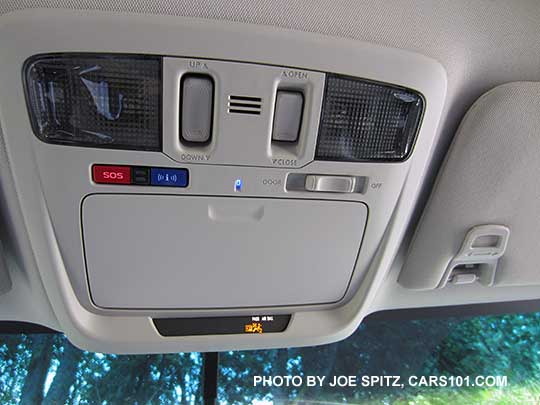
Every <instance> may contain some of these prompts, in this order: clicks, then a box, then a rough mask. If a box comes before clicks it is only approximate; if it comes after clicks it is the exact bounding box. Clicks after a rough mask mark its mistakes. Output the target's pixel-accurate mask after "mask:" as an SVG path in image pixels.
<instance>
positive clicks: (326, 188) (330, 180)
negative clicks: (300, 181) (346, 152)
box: [305, 175, 355, 193]
mask: <svg viewBox="0 0 540 405" xmlns="http://www.w3.org/2000/svg"><path fill="white" fill-rule="evenodd" d="M354 186H355V178H354V177H348V176H321V175H308V176H306V182H305V189H306V191H318V192H323V193H353V192H354Z"/></svg>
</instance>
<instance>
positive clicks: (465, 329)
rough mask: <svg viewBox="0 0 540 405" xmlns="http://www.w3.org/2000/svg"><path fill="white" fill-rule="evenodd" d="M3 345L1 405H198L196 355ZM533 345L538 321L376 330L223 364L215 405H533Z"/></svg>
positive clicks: (26, 341)
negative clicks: (459, 404) (487, 404)
mask: <svg viewBox="0 0 540 405" xmlns="http://www.w3.org/2000/svg"><path fill="white" fill-rule="evenodd" d="M1 338H2V344H1V345H0V402H1V403H21V404H39V403H44V404H118V403H122V404H123V403H130V404H135V403H136V404H170V403H180V404H201V403H204V399H203V385H204V381H203V375H204V372H203V363H204V362H203V355H202V354H200V353H177V354H167V355H111V354H99V353H90V352H85V351H81V350H79V349H77V348H75V347H74V346H73V345H71V344H70V343H69V342H68V341H67V339H66V338H65V337H64V336H63V335H60V334H47V333H40V334H10V335H2V336H1ZM254 338H256V337H255V336H254ZM539 338H540V313H529V314H517V315H500V316H477V317H470V318H457V317H454V318H448V319H424V320H391V321H383V320H372V321H368V322H366V323H365V324H363V325H362V326H361V327H360V328H359V329H358V330H357V331H356V332H355V333H354V334H353V335H352V336H351V337H349V338H348V339H346V340H344V341H342V342H338V343H334V344H329V345H324V346H319V347H307V348H290V349H281V350H264V351H263V350H259V351H230V352H224V353H220V354H219V374H218V378H217V383H218V384H217V395H218V403H220V404H246V403H253V404H272V403H274V404H284V403H295V404H300V403H310V404H311V403H318V404H321V403H328V404H329V403H332V404H335V403H354V404H355V403H358V404H364V403H398V404H424V403H426V404H428V403H441V404H443V403H463V404H475V403H486V402H489V403H524V402H527V403H537V401H538V400H539V399H540V385H539V384H538V383H537V381H538V378H539V376H540V339H539Z"/></svg>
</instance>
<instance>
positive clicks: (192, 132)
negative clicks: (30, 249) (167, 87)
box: [180, 75, 214, 144]
mask: <svg viewBox="0 0 540 405" xmlns="http://www.w3.org/2000/svg"><path fill="white" fill-rule="evenodd" d="M180 87H181V89H180V92H181V97H180V104H181V105H180V137H181V140H182V142H184V143H187V144H205V143H208V142H210V140H211V137H212V115H213V105H214V81H213V80H212V78H211V77H210V76H206V75H187V76H185V77H184V78H183V79H182V81H181V85H180Z"/></svg>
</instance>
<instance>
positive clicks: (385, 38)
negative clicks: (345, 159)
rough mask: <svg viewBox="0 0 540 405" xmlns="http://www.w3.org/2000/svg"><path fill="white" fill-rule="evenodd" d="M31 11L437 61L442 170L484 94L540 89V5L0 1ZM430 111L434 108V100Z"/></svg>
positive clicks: (372, 0) (425, 0)
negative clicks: (240, 29)
mask: <svg viewBox="0 0 540 405" xmlns="http://www.w3.org/2000/svg"><path fill="white" fill-rule="evenodd" d="M31 8H53V9H54V8H58V9H61V8H64V9H78V10H101V11H111V12H134V13H146V14H163V15H172V16H185V17H199V18H204V19H213V20H223V21H234V22H239V23H250V24H259V25H265V26H274V27H279V28H286V29H293V30H300V31H305V32H314V33H319V34H323V35H331V36H335V37H342V38H349V39H353V40H359V41H366V42H371V43H375V44H380V45H383V46H389V47H395V48H401V49H406V50H410V51H415V52H418V53H421V54H424V55H426V56H429V57H432V58H434V59H436V60H438V61H439V62H440V63H441V64H442V65H443V66H444V68H445V69H446V71H447V74H448V91H447V99H446V104H445V110H444V112H443V116H442V118H441V126H440V130H439V133H438V134H433V136H434V137H435V136H437V137H439V136H440V140H441V141H440V142H439V144H438V145H437V150H436V151H435V158H434V160H433V163H432V164H433V166H434V167H435V168H436V167H437V165H438V163H440V161H441V159H442V156H443V154H444V153H446V149H447V146H448V144H449V142H450V140H451V138H452V137H453V135H454V133H455V130H456V127H457V124H458V123H459V121H460V120H461V118H462V116H463V114H464V113H465V112H466V111H467V109H468V108H469V107H470V105H471V104H472V103H473V102H474V101H475V100H476V99H477V98H478V97H479V96H480V95H481V94H482V93H484V92H486V91H487V90H489V89H491V88H493V87H495V86H497V85H500V84H502V83H506V82H512V81H540V41H539V40H538V38H540V23H539V22H540V1H538V0H519V1H516V0H452V1H448V0H399V1H381V0H362V1H359V0H302V1H299V0H204V1H203V0H182V1H180V0H78V1H75V0H22V1H21V0H0V14H5V13H8V12H10V11H15V10H22V9H31ZM208 56H209V57H211V56H212V55H208ZM403 68H404V69H406V67H403ZM427 104H428V108H429V100H427ZM463 136H468V135H463ZM510 163H513V162H510ZM424 185H425V186H426V185H429V182H426V183H424ZM512 239H513V237H511V243H512Z"/></svg>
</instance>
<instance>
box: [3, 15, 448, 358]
mask: <svg viewBox="0 0 540 405" xmlns="http://www.w3.org/2000/svg"><path fill="white" fill-rule="evenodd" d="M27 14H28V13H20V15H15V16H12V17H7V18H4V20H5V21H4V23H3V25H2V24H0V38H2V39H0V45H5V46H7V47H9V45H10V44H12V43H11V42H10V41H9V40H7V39H6V38H9V35H10V34H14V33H19V29H18V27H17V22H19V21H20V20H25V19H26V18H29V16H28V15H27ZM33 18H34V20H33V23H32V28H31V30H35V32H36V33H38V32H39V38H35V37H34V36H32V35H22V39H19V40H18V42H17V44H18V45H19V47H14V48H10V51H9V52H8V53H10V54H11V56H12V57H11V58H7V59H5V60H2V61H0V72H2V73H1V74H0V112H1V114H0V117H1V121H0V123H1V125H2V130H3V136H4V139H5V142H6V148H7V151H8V153H9V154H10V156H11V158H12V162H13V164H12V171H13V173H11V174H12V175H13V177H14V179H15V181H16V182H17V185H18V187H19V188H20V197H21V200H20V201H19V202H18V203H19V204H20V205H21V208H22V211H23V215H25V216H26V217H27V218H26V220H27V221H29V222H32V223H33V227H32V229H42V230H43V232H42V233H38V234H33V235H28V237H29V238H30V239H31V242H32V244H33V245H34V249H36V252H35V253H37V252H38V251H41V252H42V254H41V255H40V256H41V260H40V261H39V263H38V266H37V267H38V269H39V272H40V275H41V277H42V279H43V280H44V285H45V288H46V290H47V292H48V295H49V299H50V300H51V304H52V305H53V307H54V308H55V311H58V312H59V313H60V315H58V318H59V320H60V322H61V323H62V330H64V331H65V332H66V333H67V334H68V336H69V337H71V338H72V340H74V341H76V342H77V343H78V344H80V345H82V346H85V347H87V348H97V350H107V351H125V352H137V351H148V347H150V346H151V347H152V348H153V349H152V350H156V351H169V350H219V349H224V348H227V347H234V348H248V347H253V348H254V347H273V346H280V345H289V346H290V345H295V344H312V343H314V342H318V343H322V342H326V341H330V340H334V339H337V338H339V337H344V336H345V335H346V334H347V333H350V332H352V330H354V328H355V327H356V326H357V325H358V323H359V322H360V320H361V317H362V316H363V315H362V311H364V313H365V311H366V310H367V308H366V306H365V302H364V301H366V300H368V299H369V297H370V296H371V294H372V292H373V289H374V288H376V285H377V279H378V278H379V277H381V275H382V274H383V273H384V271H383V272H382V273H380V272H381V266H382V265H381V263H378V261H379V260H380V257H381V256H380V255H382V253H383V252H384V253H385V255H388V254H389V255H390V256H392V251H393V250H395V249H396V248H397V245H398V244H399V238H400V237H401V235H402V234H401V233H402V232H403V229H404V226H405V224H406V222H407V220H408V216H409V215H410V213H411V210H412V206H413V201H414V199H415V198H416V193H417V192H418V187H419V183H418V181H417V180H414V181H409V180H408V176H409V175H411V174H413V177H414V179H418V176H420V177H421V176H422V175H423V171H424V170H425V164H426V162H427V159H428V157H429V153H430V150H431V147H432V144H433V142H434V135H435V129H436V126H437V122H438V119H439V115H440V111H441V109H442V103H443V100H444V95H445V94H444V93H445V89H446V87H445V86H446V81H445V80H446V79H445V74H444V71H443V70H442V68H441V67H440V66H439V65H438V64H437V63H436V62H434V61H432V60H430V59H427V58H424V57H422V56H419V55H413V54H410V53H406V52H402V51H397V50H391V49H382V48H377V47H372V46H371V45H366V44H359V43H341V42H337V41H333V40H329V39H328V38H324V40H323V39H322V38H319V37H309V36H308V37H305V38H304V37H302V38H301V39H298V42H296V40H295V41H293V42H287V41H284V39H285V38H289V37H290V38H297V37H296V36H295V34H293V33H290V32H280V31H269V32H266V31H265V32H258V31H256V30H255V31H253V30H254V28H252V27H243V26H236V25H234V26H228V27H227V29H223V28H224V27H220V26H217V25H206V24H199V23H197V24H194V23H192V22H187V21H184V20H178V19H169V18H163V17H159V18H158V17H156V18H155V19H156V20H159V23H157V22H158V21H154V22H155V23H150V21H149V20H154V17H152V18H149V19H148V21H147V20H146V17H145V19H143V18H141V17H133V16H132V17H130V18H125V17H123V18H120V17H118V16H116V17H115V16H114V15H112V16H110V18H104V17H103V16H102V15H99V16H94V15H92V14H90V15H88V16H85V17H81V16H78V15H74V14H70V13H67V14H66V16H65V19H64V20H63V21H65V22H66V24H68V25H69V24H75V25H76V26H77V27H78V29H79V30H80V32H81V37H80V38H77V39H76V38H71V37H70V36H69V35H66V36H60V38H56V39H54V38H53V37H52V33H53V26H54V24H53V22H54V21H55V20H56V18H57V17H55V16H51V15H46V16H41V17H33ZM98 21H99V29H98V30H97V31H96V30H94V24H96V23H97V22H98ZM179 21H180V23H179ZM156 23H157V24H156ZM135 27H136V29H135ZM86 29H88V30H92V32H95V35H96V37H95V38H91V37H88V36H85V35H84V32H85V30H86ZM120 29H125V30H127V31H126V32H131V33H133V35H131V36H130V40H129V41H124V40H123V39H122V38H123V37H122V36H119V37H117V36H115V35H114V33H116V32H118V30H120ZM65 31H66V32H69V28H66V29H65ZM106 33H108V34H109V35H107V38H108V40H107V41H102V40H100V38H101V39H103V38H104V37H103V35H105V34H106ZM209 35H211V36H213V37H220V38H222V40H220V41H218V42H216V41H208V40H207V39H208V38H207V36H209ZM247 36H252V40H253V41H252V42H253V44H254V45H253V46H245V47H243V48H241V49H240V48H238V47H233V46H225V47H222V46H220V45H219V44H232V43H235V42H237V41H238V39H239V38H245V37H247ZM172 37H174V38H177V39H178V41H162V39H163V38H172ZM186 38H190V41H187V39H186ZM104 44H107V45H106V46H105V47H104ZM277 44H279V50H278V48H277V47H276V45H277ZM263 50H264V52H263ZM325 52H330V53H331V54H332V57H331V58H329V57H325V55H324V54H325ZM21 74H22V83H21V79H20V78H21ZM29 161H32V162H34V163H33V164H32V166H28V162H29ZM30 185H31V186H30ZM398 206H401V209H400V210H396V207H398ZM394 238H397V239H394ZM388 249H390V251H389V250H388ZM377 269H379V270H377ZM378 272H379V273H378ZM62 314H64V315H62ZM330 315H332V316H330ZM82 319H86V321H84V322H83V321H82ZM248 321H249V322H248ZM122 325H124V326H125V327H126V328H127V329H129V331H130V332H129V333H130V337H129V340H130V344H129V345H127V346H126V345H124V346H122V345H121V344H120V342H123V343H125V340H127V339H128V337H127V335H125V333H128V332H127V329H122ZM127 325H129V327H128V326H127ZM239 325H240V327H239ZM242 325H244V326H245V327H244V328H242V327H241V326H242ZM264 332H272V333H271V335H268V337H263V336H266V334H265V333H264ZM243 334H245V335H252V334H258V335H261V334H262V335H263V336H260V337H259V338H255V337H253V336H243ZM200 335H216V340H213V341H212V342H209V341H207V340H201V339H200V338H198V336H200ZM115 342H116V343H115ZM117 343H118V344H117ZM103 347H106V348H105V349H104V348H103Z"/></svg>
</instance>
